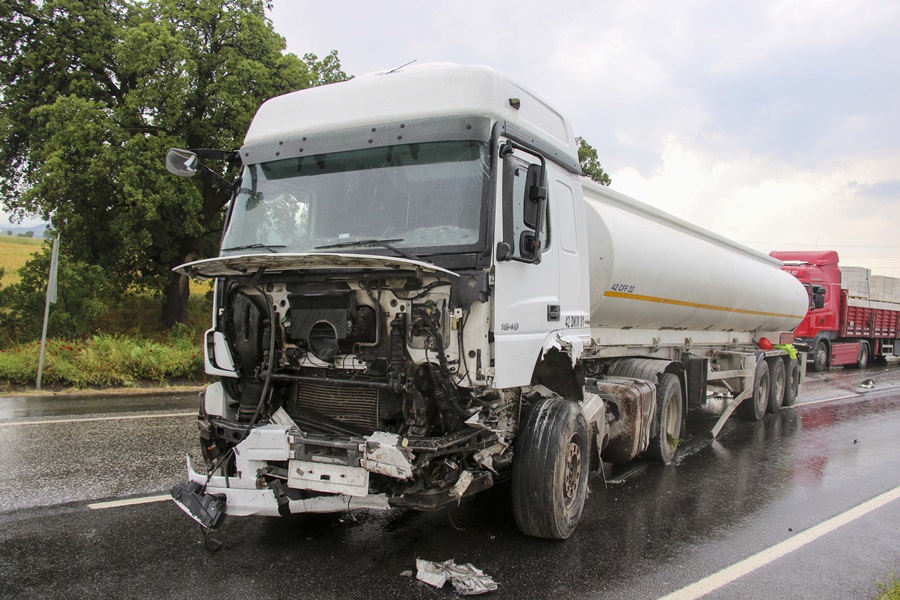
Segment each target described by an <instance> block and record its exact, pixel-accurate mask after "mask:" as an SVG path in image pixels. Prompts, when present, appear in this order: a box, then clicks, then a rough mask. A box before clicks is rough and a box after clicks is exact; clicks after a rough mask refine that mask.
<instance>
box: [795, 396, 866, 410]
mask: <svg viewBox="0 0 900 600" xmlns="http://www.w3.org/2000/svg"><path fill="white" fill-rule="evenodd" d="M861 396H862V394H848V395H846V396H837V397H836V398H825V399H824V400H811V401H809V402H797V403H796V404H794V408H800V407H801V406H810V405H812V404H822V403H823V402H834V401H835V400H847V399H848V398H860V397H861Z"/></svg>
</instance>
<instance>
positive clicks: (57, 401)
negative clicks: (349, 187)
mask: <svg viewBox="0 0 900 600" xmlns="http://www.w3.org/2000/svg"><path fill="white" fill-rule="evenodd" d="M869 378H871V379H873V380H874V383H875V387H874V388H873V389H865V388H860V387H859V383H860V382H862V381H863V380H865V379H869ZM834 398H838V399H837V400H832V399H834ZM197 402H198V400H197V397H196V395H195V394H191V395H181V396H163V397H159V396H157V397H130V398H129V397H126V398H114V397H105V398H64V397H63V398H49V399H38V398H28V399H21V398H0V595H2V596H3V597H9V598H13V597H15V598H48V597H59V598H77V597H111V596H124V597H146V598H165V597H173V596H182V597H183V596H189V597H199V596H200V595H201V594H202V595H203V596H204V597H207V598H246V597H248V596H249V595H251V594H252V595H253V596H256V597H275V598H279V597H293V598H296V597H302V596H306V597H312V598H378V599H385V598H399V597H403V598H435V597H437V598H441V597H455V596H456V595H455V594H454V593H453V592H452V591H451V589H450V586H449V585H448V586H447V587H446V588H445V589H444V590H442V591H437V590H434V589H433V588H430V587H428V586H426V585H425V584H423V583H420V582H417V581H416V580H415V578H414V577H411V576H407V575H405V574H404V572H405V571H414V569H415V559H416V557H420V558H426V559H430V560H447V559H451V558H452V559H455V560H456V561H457V562H471V563H473V564H475V565H476V566H478V567H480V568H482V569H483V570H484V571H485V572H487V573H488V574H489V575H491V576H493V577H494V579H495V580H496V581H497V582H498V583H499V585H500V588H499V590H497V591H496V592H493V593H491V594H489V596H487V597H494V598H582V597H584V598H659V597H662V596H665V595H666V594H670V593H672V592H676V591H678V590H681V589H682V588H685V586H688V585H690V584H693V583H694V582H697V581H698V580H703V579H704V578H707V577H709V576H713V575H714V574H715V573H716V572H717V571H720V570H721V569H724V568H726V567H729V566H731V565H735V564H740V563H741V561H744V560H745V559H747V558H748V557H751V556H753V555H756V554H757V553H761V552H762V553H764V554H763V556H768V555H766V554H765V553H766V552H771V551H769V550H768V549H770V548H773V547H776V548H777V547H778V546H777V545H778V544H781V543H783V542H784V543H792V542H795V541H797V540H799V539H801V536H803V535H809V534H812V533H815V532H816V531H817V526H818V525H819V524H821V523H823V522H826V521H828V520H829V519H832V518H834V517H836V516H841V515H844V514H845V513H846V512H847V511H848V510H851V509H853V508H854V507H857V506H858V505H860V504H862V503H864V502H866V501H869V500H871V499H873V498H876V497H879V496H880V495H881V494H884V493H886V492H891V491H896V489H897V488H898V486H900V365H898V364H896V363H894V364H892V365H889V366H886V367H876V368H873V369H869V370H867V371H864V372H856V371H845V370H842V369H832V370H831V371H829V372H827V373H823V374H814V375H811V376H810V377H809V378H808V380H807V382H806V383H805V384H804V387H803V390H802V393H801V396H800V400H799V403H798V406H797V407H796V408H793V409H785V410H783V411H781V413H779V414H778V415H769V416H767V417H766V418H765V419H764V420H763V421H761V422H759V423H753V424H750V423H744V422H740V421H738V420H736V419H735V420H732V421H731V422H729V423H728V424H727V425H726V427H725V428H724V429H723V431H722V433H721V434H720V435H719V438H718V439H717V440H716V441H715V442H710V441H708V440H705V439H704V438H703V436H702V432H703V431H706V430H708V429H709V427H711V425H712V422H711V421H699V422H692V423H691V433H692V435H691V436H690V437H689V439H688V440H687V442H686V444H685V446H684V448H683V449H681V450H680V451H679V457H678V460H677V461H676V462H677V464H675V465H671V466H668V467H662V466H656V465H649V466H643V467H640V466H639V467H638V468H636V469H633V470H631V473H630V475H629V473H628V472H618V473H614V474H613V478H612V482H608V483H607V484H606V485H604V481H603V478H602V477H601V476H599V475H597V476H594V477H592V479H591V488H592V494H591V497H590V498H589V499H588V502H587V505H586V507H585V512H584V516H583V518H582V521H581V523H580V525H579V528H578V530H577V531H576V532H575V534H574V536H573V537H572V538H571V539H569V540H568V541H565V542H554V541H547V540H538V539H532V538H527V537H525V536H523V535H521V534H520V533H519V532H518V530H517V529H516V526H515V523H514V521H513V517H512V513H511V504H510V501H509V499H508V496H509V488H508V486H506V485H500V486H497V487H496V488H494V489H492V490H489V491H488V492H486V493H483V494H481V495H477V496H474V497H472V498H470V499H467V500H466V501H464V502H463V503H462V505H461V506H459V507H454V508H452V509H450V510H446V509H445V510H442V511H439V512H436V513H417V512H411V511H393V512H387V513H382V512H376V511H358V512H356V513H353V514H352V515H298V516H294V517H290V518H285V519H274V518H272V519H270V518H256V519H252V518H251V519H238V518H231V519H228V520H226V524H225V527H224V528H223V529H221V530H219V531H217V532H215V533H214V534H213V537H214V538H215V540H216V541H218V542H220V543H221V544H222V547H221V549H220V550H219V551H217V552H215V553H212V552H208V551H207V550H205V549H204V543H203V538H202V537H201V536H200V535H199V532H198V528H197V527H196V526H195V525H194V524H193V522H192V521H190V520H189V519H188V518H187V517H186V516H185V515H184V514H183V513H181V511H180V510H178V509H177V508H176V507H175V506H174V504H172V503H171V502H168V501H164V502H153V503H148V504H142V505H135V506H120V507H112V508H90V506H92V505H93V504H94V503H98V502H105V501H111V500H118V499H122V498H134V497H152V496H157V495H162V494H165V493H166V492H167V490H168V489H169V487H170V486H171V485H172V484H173V483H175V482H177V481H179V480H181V479H182V477H183V475H182V473H183V469H184V466H183V464H184V463H183V461H184V454H185V453H186V451H192V452H195V450H196V448H197V442H196V434H195V428H194V424H193V414H194V412H195V410H196V406H197ZM891 569H893V570H894V571H895V572H900V501H898V500H892V501H889V502H886V503H885V504H884V505H883V506H881V507H879V508H876V509H874V510H872V511H871V512H868V513H867V514H865V515H863V516H861V517H859V518H857V519H855V520H852V522H849V523H847V524H845V525H843V526H841V527H839V528H837V529H835V530H833V531H831V532H829V533H826V534H824V535H822V536H821V537H818V538H817V539H814V540H812V541H810V542H809V543H808V544H806V545H805V546H803V547H801V548H799V549H796V550H794V551H792V552H789V553H786V554H784V555H783V556H781V557H779V558H776V559H774V560H772V561H771V562H769V563H768V564H766V565H765V566H762V567H761V568H759V569H756V570H752V569H751V570H749V572H748V573H747V574H745V575H743V576H741V577H739V578H737V579H735V580H734V581H731V582H730V583H725V584H724V585H722V586H721V587H719V588H718V589H715V590H714V591H712V592H711V593H710V594H709V595H708V596H705V597H708V598H767V599H768V598H873V597H874V595H875V592H876V590H877V588H876V583H877V582H878V581H879V580H882V579H884V577H885V576H886V575H887V573H888V572H889V571H890V570H891ZM715 583H721V581H719V580H718V579H717V580H716V581H715V582H714V583H713V585H715ZM681 597H685V598H687V597H696V595H690V594H687V595H683V596H681Z"/></svg>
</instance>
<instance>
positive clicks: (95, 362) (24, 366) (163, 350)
mask: <svg viewBox="0 0 900 600" xmlns="http://www.w3.org/2000/svg"><path fill="white" fill-rule="evenodd" d="M201 349H202V346H201V345H200V344H199V343H198V342H197V340H196V339H194V336H190V335H172V336H169V337H166V338H162V339H159V340H149V339H142V338H133V337H128V336H124V335H95V336H92V337H87V338H86V339H80V340H47V347H46V351H45V353H44V370H43V373H42V377H41V379H42V387H45V388H48V389H58V388H107V387H125V388H129V387H137V386H143V385H156V386H160V387H162V386H165V385H167V384H170V383H173V382H179V383H186V384H198V383H201V382H202V381H203V380H204V372H203V353H202V350H201ZM39 353H40V342H31V343H28V344H25V345H23V346H18V347H15V348H9V349H6V350H0V389H4V390H14V389H20V388H24V387H32V386H34V384H35V382H36V380H37V367H38V356H39Z"/></svg>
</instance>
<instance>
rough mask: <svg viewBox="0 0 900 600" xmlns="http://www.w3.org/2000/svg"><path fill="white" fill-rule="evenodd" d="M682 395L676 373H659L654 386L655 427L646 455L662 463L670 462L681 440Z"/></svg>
mask: <svg viewBox="0 0 900 600" xmlns="http://www.w3.org/2000/svg"><path fill="white" fill-rule="evenodd" d="M682 406H683V397H682V393H681V382H680V381H679V379H678V376H677V375H673V374H671V373H661V374H660V376H659V383H658V384H657V387H656V429H655V430H654V431H653V437H651V438H650V447H649V448H648V449H647V456H648V457H650V458H651V459H653V460H656V461H659V462H661V463H663V464H664V465H667V464H669V463H670V462H672V458H673V457H674V456H675V450H676V449H677V448H678V444H679V443H680V442H681V440H680V439H679V437H678V436H680V435H681V412H682Z"/></svg>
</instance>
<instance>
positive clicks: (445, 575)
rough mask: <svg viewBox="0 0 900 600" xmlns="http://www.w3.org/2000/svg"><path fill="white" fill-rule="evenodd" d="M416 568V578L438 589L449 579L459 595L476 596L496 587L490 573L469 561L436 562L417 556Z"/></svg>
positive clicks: (491, 590)
mask: <svg viewBox="0 0 900 600" xmlns="http://www.w3.org/2000/svg"><path fill="white" fill-rule="evenodd" d="M416 569H417V570H418V572H417V573H416V579H418V580H419V581H424V582H425V583H427V584H428V585H432V586H434V587H436V588H438V589H440V588H442V587H444V584H445V583H447V581H448V580H449V581H450V583H451V584H452V585H453V589H454V590H456V593H457V594H459V595H460V596H477V595H479V594H486V593H487V592H493V591H494V590H496V589H497V583H496V582H495V581H494V580H493V579H491V577H490V575H485V574H484V571H482V570H481V569H479V568H478V567H476V566H474V565H472V564H471V563H466V564H464V565H458V564H456V563H455V562H453V560H452V559H451V560H445V561H444V562H441V563H438V562H431V561H430V560H422V559H421V558H417V559H416Z"/></svg>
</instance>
